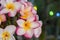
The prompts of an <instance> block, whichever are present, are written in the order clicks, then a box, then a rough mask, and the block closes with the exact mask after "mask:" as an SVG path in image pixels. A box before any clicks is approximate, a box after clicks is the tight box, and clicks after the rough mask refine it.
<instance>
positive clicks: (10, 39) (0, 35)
mask: <svg viewBox="0 0 60 40" xmlns="http://www.w3.org/2000/svg"><path fill="white" fill-rule="evenodd" d="M15 29H16V27H15V26H14V25H9V26H7V27H6V28H5V29H2V28H0V40H15V38H14V36H13V34H14V32H15Z"/></svg>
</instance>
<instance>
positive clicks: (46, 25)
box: [29, 0, 60, 40]
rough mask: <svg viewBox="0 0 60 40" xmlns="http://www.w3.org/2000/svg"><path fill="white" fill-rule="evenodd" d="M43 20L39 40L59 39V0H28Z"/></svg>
mask: <svg viewBox="0 0 60 40" xmlns="http://www.w3.org/2000/svg"><path fill="white" fill-rule="evenodd" d="M29 1H30V2H32V3H33V5H34V6H36V7H37V13H38V15H39V19H40V20H42V21H43V26H42V34H41V36H40V38H39V40H60V0H29Z"/></svg>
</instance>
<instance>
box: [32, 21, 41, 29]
mask: <svg viewBox="0 0 60 40" xmlns="http://www.w3.org/2000/svg"><path fill="white" fill-rule="evenodd" d="M37 27H40V26H39V23H38V22H32V23H31V28H37Z"/></svg>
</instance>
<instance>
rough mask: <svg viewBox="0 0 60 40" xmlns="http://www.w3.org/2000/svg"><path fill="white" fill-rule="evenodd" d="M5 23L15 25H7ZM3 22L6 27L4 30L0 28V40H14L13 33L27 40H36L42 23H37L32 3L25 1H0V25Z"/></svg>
mask: <svg viewBox="0 0 60 40" xmlns="http://www.w3.org/2000/svg"><path fill="white" fill-rule="evenodd" d="M17 14H18V15H19V16H18V17H17ZM11 18H17V19H12V20H11ZM7 21H10V22H11V21H12V22H13V23H16V25H15V24H12V23H10V24H8V22H7ZM14 21H15V22H14ZM4 22H6V23H7V24H8V25H7V27H6V28H4V29H3V28H0V40H15V38H14V36H13V34H14V33H16V34H17V35H20V36H22V35H24V36H25V37H27V38H32V37H33V36H35V37H36V38H38V37H39V36H40V34H41V30H42V29H41V27H42V21H39V16H38V15H37V12H36V10H35V9H34V7H33V5H32V3H30V2H28V1H27V0H0V25H2V23H4ZM4 25H5V24H4Z"/></svg>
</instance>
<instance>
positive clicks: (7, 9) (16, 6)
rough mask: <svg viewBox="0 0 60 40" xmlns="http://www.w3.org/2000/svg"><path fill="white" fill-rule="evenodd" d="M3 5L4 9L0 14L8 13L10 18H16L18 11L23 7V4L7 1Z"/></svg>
mask: <svg viewBox="0 0 60 40" xmlns="http://www.w3.org/2000/svg"><path fill="white" fill-rule="evenodd" d="M2 3H3V6H4V8H3V9H2V10H1V11H0V13H8V15H9V16H10V17H14V16H15V15H16V13H17V11H18V10H20V8H21V7H22V6H21V4H20V3H19V2H16V1H15V0H5V1H3V2H2Z"/></svg>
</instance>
